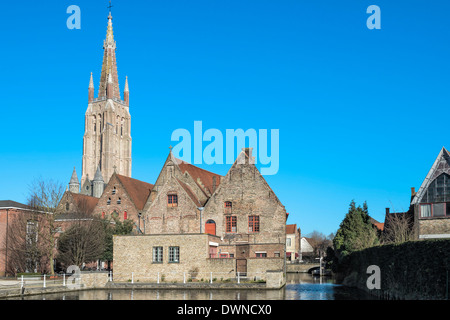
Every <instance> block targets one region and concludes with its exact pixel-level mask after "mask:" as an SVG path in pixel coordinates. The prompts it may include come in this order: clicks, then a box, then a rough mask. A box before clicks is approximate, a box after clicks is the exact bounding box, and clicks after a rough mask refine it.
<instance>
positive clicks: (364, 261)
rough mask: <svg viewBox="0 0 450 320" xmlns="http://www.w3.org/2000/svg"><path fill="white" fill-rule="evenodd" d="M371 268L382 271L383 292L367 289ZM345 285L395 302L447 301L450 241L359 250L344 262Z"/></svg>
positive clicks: (414, 242)
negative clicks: (373, 266)
mask: <svg viewBox="0 0 450 320" xmlns="http://www.w3.org/2000/svg"><path fill="white" fill-rule="evenodd" d="M370 265H376V266H378V267H379V268H380V275H381V277H380V283H381V286H380V289H368V287H367V280H368V278H369V277H370V276H371V275H372V273H367V268H368V267H369V266H370ZM339 270H340V272H341V273H342V274H341V276H343V277H344V280H343V284H344V285H347V286H355V287H358V288H360V289H363V290H365V291H367V292H370V293H371V294H374V295H377V296H379V297H385V298H396V299H408V300H410V299H414V300H416V299H433V300H435V299H436V300H437V299H448V298H449V290H450V288H449V286H450V284H449V281H450V280H449V278H450V240H449V239H442V240H425V241H410V242H405V243H403V244H397V245H396V244H391V245H382V246H376V247H372V248H368V249H364V250H361V251H356V252H353V253H351V254H349V255H348V256H346V257H345V258H343V260H342V261H341V263H340V264H339Z"/></svg>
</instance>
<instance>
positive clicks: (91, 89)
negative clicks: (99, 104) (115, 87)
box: [88, 72, 94, 103]
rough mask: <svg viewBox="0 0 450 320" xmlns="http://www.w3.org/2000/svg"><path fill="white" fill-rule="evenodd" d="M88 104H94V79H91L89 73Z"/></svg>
mask: <svg viewBox="0 0 450 320" xmlns="http://www.w3.org/2000/svg"><path fill="white" fill-rule="evenodd" d="M88 101H89V103H92V102H94V78H93V77H92V72H91V79H90V80H89V99H88Z"/></svg>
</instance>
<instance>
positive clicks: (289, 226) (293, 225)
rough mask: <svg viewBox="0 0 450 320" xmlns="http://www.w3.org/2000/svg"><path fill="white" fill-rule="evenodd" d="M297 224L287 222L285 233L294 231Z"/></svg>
mask: <svg viewBox="0 0 450 320" xmlns="http://www.w3.org/2000/svg"><path fill="white" fill-rule="evenodd" d="M296 230H297V225H296V224H288V225H286V234H293V233H296Z"/></svg>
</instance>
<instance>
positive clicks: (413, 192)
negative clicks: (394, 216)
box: [411, 187, 416, 197]
mask: <svg viewBox="0 0 450 320" xmlns="http://www.w3.org/2000/svg"><path fill="white" fill-rule="evenodd" d="M415 195H416V188H414V187H413V188H411V197H413V196H415Z"/></svg>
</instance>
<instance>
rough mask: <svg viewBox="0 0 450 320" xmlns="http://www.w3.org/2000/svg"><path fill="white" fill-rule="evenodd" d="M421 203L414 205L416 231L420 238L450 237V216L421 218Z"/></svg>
mask: <svg viewBox="0 0 450 320" xmlns="http://www.w3.org/2000/svg"><path fill="white" fill-rule="evenodd" d="M419 213H420V205H415V206H414V215H415V220H416V226H415V227H416V231H417V235H418V238H419V239H424V238H428V237H436V238H444V237H445V238H448V237H450V217H439V218H436V217H435V218H419Z"/></svg>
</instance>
